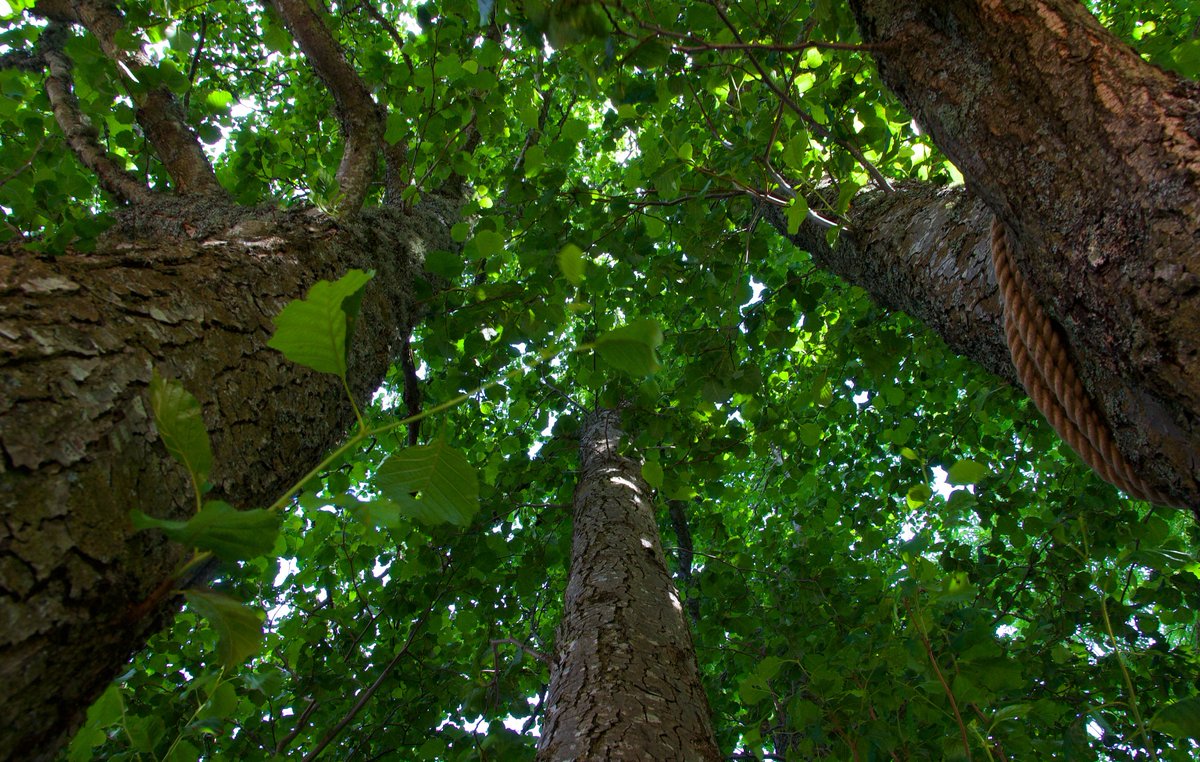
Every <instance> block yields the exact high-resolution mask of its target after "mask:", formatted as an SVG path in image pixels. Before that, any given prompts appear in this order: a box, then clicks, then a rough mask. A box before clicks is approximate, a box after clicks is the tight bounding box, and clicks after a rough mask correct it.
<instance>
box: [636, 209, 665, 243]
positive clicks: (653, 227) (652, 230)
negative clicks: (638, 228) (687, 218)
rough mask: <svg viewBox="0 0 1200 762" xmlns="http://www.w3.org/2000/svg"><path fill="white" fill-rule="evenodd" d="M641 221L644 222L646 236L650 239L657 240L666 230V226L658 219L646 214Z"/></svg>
mask: <svg viewBox="0 0 1200 762" xmlns="http://www.w3.org/2000/svg"><path fill="white" fill-rule="evenodd" d="M642 219H643V220H645V222H646V235H648V236H650V237H651V238H658V237H659V236H661V235H662V234H663V232H665V231H666V229H667V224H666V223H665V222H663V221H662V220H660V219H659V218H658V217H654V216H652V215H649V214H647V215H645V216H643V217H642Z"/></svg>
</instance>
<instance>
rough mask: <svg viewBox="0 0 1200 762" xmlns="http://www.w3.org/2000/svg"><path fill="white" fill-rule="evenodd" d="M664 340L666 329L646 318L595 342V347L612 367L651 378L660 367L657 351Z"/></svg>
mask: <svg viewBox="0 0 1200 762" xmlns="http://www.w3.org/2000/svg"><path fill="white" fill-rule="evenodd" d="M662 341H663V334H662V329H661V328H659V327H658V323H657V322H656V321H654V320H649V319H642V320H635V321H633V322H632V323H629V324H627V325H623V326H621V327H620V328H614V329H613V330H611V331H609V332H608V333H606V334H603V335H602V336H600V338H598V339H596V340H595V341H594V342H593V343H592V347H593V348H594V349H595V350H596V351H597V352H598V353H599V354H600V356H601V357H603V358H604V361H605V362H607V363H608V364H609V365H612V366H613V367H615V368H617V369H619V370H623V371H625V372H626V373H628V374H629V375H631V376H648V375H650V374H651V373H654V372H655V371H656V370H658V368H659V364H658V356H657V355H656V354H655V351H654V350H656V349H657V348H658V347H659V346H660V345H661V344H662Z"/></svg>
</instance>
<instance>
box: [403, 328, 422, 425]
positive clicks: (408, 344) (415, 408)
mask: <svg viewBox="0 0 1200 762" xmlns="http://www.w3.org/2000/svg"><path fill="white" fill-rule="evenodd" d="M400 364H401V367H402V368H403V370H404V409H405V412H406V413H407V414H408V417H409V418H413V419H415V420H413V422H412V423H410V424H408V446H409V447H412V446H414V445H415V444H417V443H418V442H419V441H421V439H420V437H421V421H420V420H419V419H416V417H417V415H419V414H420V412H421V379H420V378H419V377H418V376H417V364H416V358H415V357H413V351H412V333H411V332H410V333H408V334H407V335H405V337H404V344H403V345H402V346H401V347H400Z"/></svg>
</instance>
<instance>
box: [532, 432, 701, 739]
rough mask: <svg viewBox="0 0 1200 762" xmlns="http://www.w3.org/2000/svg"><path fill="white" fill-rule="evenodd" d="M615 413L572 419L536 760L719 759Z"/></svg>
mask: <svg viewBox="0 0 1200 762" xmlns="http://www.w3.org/2000/svg"><path fill="white" fill-rule="evenodd" d="M619 425H620V416H619V414H618V413H617V412H616V411H614V410H600V411H598V412H596V413H593V414H591V415H590V416H588V417H587V418H586V419H585V420H584V422H583V425H582V427H581V433H580V444H579V461H580V474H579V484H578V486H577V487H576V490H575V500H574V511H575V525H574V536H573V540H572V545H571V573H570V580H569V582H568V584H567V594H566V602H565V605H564V607H563V619H562V624H561V625H560V626H559V630H558V635H557V638H556V641H557V642H556V644H555V656H554V663H553V665H552V667H551V670H550V693H549V701H548V702H547V707H546V726H545V728H544V729H543V731H542V738H541V742H540V744H539V747H538V755H537V758H538V759H539V760H544V761H548V760H578V759H605V760H644V759H686V760H719V759H721V754H720V752H719V751H718V749H717V744H716V740H715V737H714V734H713V729H712V719H711V713H710V711H709V707H708V699H707V697H706V696H705V694H704V688H703V686H702V685H701V684H700V674H699V669H698V667H697V666H696V652H695V648H694V647H693V645H692V639H691V635H690V634H689V632H688V627H687V621H686V619H685V617H684V614H683V607H682V606H681V605H680V601H679V594H678V592H677V591H676V590H675V586H674V585H673V584H672V583H671V578H670V575H669V574H668V572H667V567H666V562H665V560H664V558H663V551H662V543H661V542H660V540H659V536H658V524H657V523H656V521H655V518H654V511H653V506H652V504H651V502H650V499H649V497H650V488H649V487H648V486H647V485H646V483H645V482H644V481H643V480H642V476H641V469H640V467H639V466H638V464H637V463H635V462H633V461H631V460H629V459H627V458H623V457H621V456H620V455H618V454H617V448H618V446H619V443H620V439H621V432H620V430H619V428H618V427H619Z"/></svg>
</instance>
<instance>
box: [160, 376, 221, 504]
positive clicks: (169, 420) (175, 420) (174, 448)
mask: <svg viewBox="0 0 1200 762" xmlns="http://www.w3.org/2000/svg"><path fill="white" fill-rule="evenodd" d="M150 409H151V410H153V411H154V425H155V427H157V428H158V435H159V436H160V437H162V441H163V445H165V446H166V448H167V452H168V453H170V454H171V457H172V458H174V459H175V460H177V461H179V462H180V463H182V464H183V467H184V468H186V469H187V470H188V473H190V474H191V475H192V480H193V481H194V482H195V483H196V485H197V486H198V485H200V484H202V483H203V482H204V479H205V477H207V476H208V472H209V471H210V470H211V469H212V457H213V456H212V445H211V444H209V441H208V431H207V430H206V429H205V428H204V419H203V418H202V417H201V414H200V403H199V402H198V401H196V398H195V397H193V396H192V395H191V394H189V393H188V391H187V390H186V389H184V388H183V384H181V383H180V382H178V381H175V380H174V379H169V378H163V377H162V376H160V375H158V371H157V370H155V371H154V373H153V375H151V377H150Z"/></svg>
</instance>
